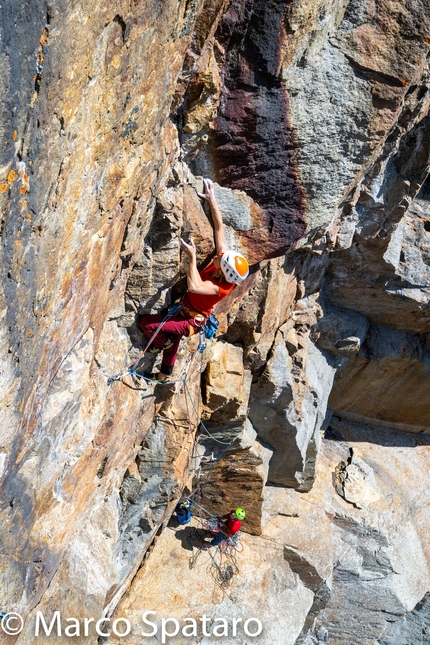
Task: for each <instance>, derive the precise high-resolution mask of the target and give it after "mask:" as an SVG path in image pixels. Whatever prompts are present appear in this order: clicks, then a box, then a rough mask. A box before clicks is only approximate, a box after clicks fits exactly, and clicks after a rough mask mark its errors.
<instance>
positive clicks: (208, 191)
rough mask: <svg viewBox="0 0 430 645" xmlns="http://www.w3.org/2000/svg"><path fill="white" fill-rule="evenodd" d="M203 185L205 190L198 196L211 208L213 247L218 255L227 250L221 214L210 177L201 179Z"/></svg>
mask: <svg viewBox="0 0 430 645" xmlns="http://www.w3.org/2000/svg"><path fill="white" fill-rule="evenodd" d="M203 186H204V189H205V192H204V193H201V194H200V197H202V198H203V199H205V200H206V201H207V202H208V204H209V206H210V209H211V215H212V221H213V223H214V229H215V248H216V252H217V255H219V254H220V253H225V252H226V251H227V243H226V241H225V233H224V224H223V221H222V215H221V211H220V209H219V208H218V204H217V203H216V198H215V192H214V185H213V182H212V181H211V180H210V179H203Z"/></svg>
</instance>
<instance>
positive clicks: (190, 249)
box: [181, 238, 219, 296]
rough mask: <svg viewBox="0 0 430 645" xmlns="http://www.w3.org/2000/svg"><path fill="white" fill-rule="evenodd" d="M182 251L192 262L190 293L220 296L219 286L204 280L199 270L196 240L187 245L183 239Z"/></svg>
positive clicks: (190, 265)
mask: <svg viewBox="0 0 430 645" xmlns="http://www.w3.org/2000/svg"><path fill="white" fill-rule="evenodd" d="M181 249H182V250H183V251H184V253H185V255H186V256H187V257H188V259H189V261H190V263H189V266H188V274H187V287H188V291H190V292H191V293H198V294H200V295H205V296H217V295H218V294H219V287H218V285H216V284H214V283H213V282H210V281H209V280H202V278H201V277H200V273H199V272H198V270H197V260H196V245H195V244H194V240H193V239H192V238H190V243H189V244H187V243H186V242H185V241H184V240H183V239H182V238H181Z"/></svg>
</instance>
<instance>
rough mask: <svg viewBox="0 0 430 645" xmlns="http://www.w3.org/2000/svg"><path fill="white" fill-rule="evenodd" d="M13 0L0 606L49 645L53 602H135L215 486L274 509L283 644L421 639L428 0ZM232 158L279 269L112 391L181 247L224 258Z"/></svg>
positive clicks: (270, 533)
mask: <svg viewBox="0 0 430 645" xmlns="http://www.w3.org/2000/svg"><path fill="white" fill-rule="evenodd" d="M0 10H1V24H0V35H1V42H2V44H3V48H2V52H1V54H0V69H1V71H2V78H3V84H2V87H1V89H0V92H1V101H0V106H1V108H0V110H1V119H0V134H1V139H2V144H3V145H2V146H1V147H0V203H1V236H2V245H1V250H0V253H1V259H0V271H1V280H2V284H3V290H2V291H1V293H0V299H1V321H2V323H1V325H0V346H1V352H0V361H1V369H0V382H1V385H2V388H1V393H2V396H1V402H0V489H1V495H0V500H1V501H0V513H1V518H2V521H1V526H2V527H3V528H2V529H0V533H1V544H2V546H1V552H0V555H1V558H0V578H1V582H2V584H1V585H0V587H1V590H2V591H1V600H0V605H1V608H3V607H4V608H6V609H8V610H16V611H19V612H20V613H22V614H23V616H24V617H25V618H26V621H27V622H26V628H25V630H24V631H23V632H22V634H21V635H19V636H17V637H11V638H9V639H7V638H6V637H5V636H4V635H1V636H0V638H1V639H3V640H5V639H6V640H5V642H8V643H12V642H17V643H20V644H21V645H24V644H26V643H32V642H33V640H32V638H33V637H32V629H33V625H34V612H35V610H36V609H42V610H43V611H44V612H46V614H47V615H49V614H50V613H51V614H52V612H53V610H54V608H55V609H58V610H61V611H63V613H66V614H67V615H78V614H79V615H81V616H82V617H85V616H94V617H101V616H103V615H109V616H110V615H111V614H112V613H113V612H117V614H116V615H122V614H121V612H123V611H125V610H126V609H127V611H128V610H130V611H131V610H132V609H130V608H131V607H132V606H134V605H133V603H134V602H135V600H134V598H135V595H136V594H140V593H141V591H140V590H141V587H140V585H141V580H143V583H142V584H144V585H145V584H146V580H147V576H148V575H150V576H151V575H152V576H153V575H154V573H151V571H152V572H154V571H157V562H158V560H157V558H158V557H162V548H163V547H162V546H159V545H167V547H168V548H170V547H169V540H172V535H170V533H169V531H171V529H166V526H167V523H168V521H169V518H170V516H171V514H172V511H173V509H174V506H175V504H176V502H177V500H178V499H179V498H180V496H181V495H182V494H183V493H184V492H187V491H188V492H189V491H190V490H192V489H193V487H195V486H196V485H197V484H198V483H199V482H200V483H201V481H205V482H206V483H205V487H204V489H203V503H205V504H206V505H207V506H208V507H209V508H210V509H211V510H213V511H214V512H217V511H218V509H219V511H220V512H225V511H226V510H228V509H229V508H230V507H231V506H232V505H235V504H236V503H240V505H243V506H245V507H246V508H247V509H248V512H249V517H248V521H247V523H246V524H245V525H244V529H245V530H246V531H247V532H248V533H250V534H253V535H251V536H247V537H246V538H244V539H245V545H246V546H245V548H246V549H247V554H248V556H250V554H251V553H252V552H255V553H256V555H255V559H252V557H250V570H249V572H247V573H246V574H244V579H243V585H242V588H241V589H242V591H241V594H242V595H241V599H242V600H241V602H242V603H244V606H245V605H246V606H247V607H249V608H250V609H252V608H254V607H258V606H260V605H261V598H262V596H263V595H264V593H265V592H264V590H263V589H260V588H258V589H257V590H255V589H254V590H253V591H251V589H250V586H251V585H250V582H251V581H252V580H253V579H255V575H258V574H255V571H258V570H259V569H260V570H265V568H267V566H268V563H269V562H270V561H271V558H272V559H273V562H275V563H276V566H275V573H274V575H273V579H272V578H270V584H269V587H270V589H271V592H270V593H271V594H272V595H274V596H276V595H277V594H279V603H281V604H282V603H283V602H286V601H287V600H286V599H288V602H291V603H293V604H295V606H296V607H297V611H292V612H291V615H290V613H288V612H287V613H288V616H287V617H286V619H285V621H286V622H285V623H282V621H281V622H279V623H278V624H277V626H275V627H273V631H270V630H269V631H267V633H266V636H265V637H264V638H265V639H266V640H264V639H263V641H262V642H264V643H265V642H267V643H269V642H270V643H273V642H276V643H277V642H279V643H284V642H288V643H289V642H291V643H294V642H297V643H300V645H315V643H319V642H327V640H328V642H335V643H348V645H349V644H350V643H354V642H357V643H358V642H360V643H367V642H369V645H370V643H372V645H374V643H381V645H382V643H384V645H391V643H394V642H401V641H400V640H396V639H399V638H400V636H399V634H400V633H401V634H402V636H401V637H402V638H403V639H404V640H405V639H406V640H405V643H406V642H408V641H407V639H408V638H409V636H408V634H411V635H412V634H415V633H416V630H419V629H420V625H422V624H423V621H425V616H426V615H427V612H428V593H429V591H430V589H429V584H428V576H427V573H425V575H424V573H423V575H421V573H422V572H426V571H427V566H428V565H427V562H428V557H427V552H426V549H427V547H426V545H425V539H424V537H423V536H424V528H425V527H426V526H427V523H428V521H429V519H428V513H427V510H426V507H425V504H424V503H423V502H422V500H421V497H420V492H419V486H418V485H417V488H416V493H413V491H411V490H409V489H408V481H406V482H405V481H404V477H405V476H404V474H403V471H402V468H403V469H410V471H411V473H412V468H413V467H415V468H416V471H417V472H422V473H423V475H422V478H425V476H426V475H425V473H427V470H426V459H427V456H426V449H427V448H428V447H427V445H426V441H425V435H426V433H427V432H428V428H429V421H428V404H427V396H426V392H427V390H428V388H427V381H428V365H429V352H430V344H429V338H428V324H427V323H428V317H429V293H430V292H429V288H430V283H429V279H430V274H429V270H428V266H429V261H428V255H429V239H430V238H429V239H427V238H428V237H429V236H430V223H429V221H430V206H429V204H430V198H429V194H430V189H429V185H428V180H427V175H428V171H429V168H430V159H429V154H430V149H429V140H430V139H429V127H430V126H429V123H430V121H429V117H428V108H429V105H430V90H429V87H430V86H429V83H428V78H429V71H428V57H429V52H430V19H429V14H428V3H427V2H426V0H417V1H415V2H413V3H411V2H401V1H400V0H393V1H392V2H386V1H385V0H350V1H349V2H348V1H347V0H318V1H317V2H310V1H308V0H288V1H287V0H276V1H275V2H270V3H267V2H264V1H263V0H237V1H236V0H216V2H212V1H209V0H179V1H178V0H176V1H173V0H168V1H167V2H163V3H159V2H156V1H155V0H153V1H152V0H151V1H149V2H142V1H141V0H115V1H114V2H113V3H104V4H103V3H99V2H98V1H97V0H96V2H95V3H92V4H91V6H90V5H88V6H87V5H84V4H83V3H82V2H80V1H78V0H72V1H69V2H63V0H53V1H51V2H47V1H46V0H37V2H33V3H31V6H30V5H28V6H27V5H25V6H24V5H19V4H16V3H15V4H12V3H9V2H5V3H3V5H2V7H1V9H0ZM203 176H210V177H211V178H212V179H213V180H214V181H215V191H216V196H217V200H218V203H219V205H220V208H221V211H222V213H223V216H224V220H225V224H226V236H227V240H228V244H229V245H230V246H231V247H232V248H235V249H237V250H238V251H241V252H242V253H245V254H246V255H247V256H248V258H249V261H250V264H251V265H252V266H251V271H250V276H249V278H247V280H246V281H245V282H244V283H243V284H242V285H241V286H240V287H237V288H236V289H235V290H234V291H233V293H232V294H231V295H230V296H229V297H228V298H226V299H225V300H224V301H222V302H221V303H220V304H219V306H218V308H217V315H218V317H219V320H220V329H219V332H218V336H217V339H216V340H213V341H210V342H209V343H208V347H207V349H206V350H205V353H204V354H199V353H197V352H196V346H197V339H196V338H195V337H194V338H189V339H184V340H183V342H182V343H181V348H180V352H179V356H178V361H177V365H176V368H175V372H174V380H175V381H177V382H176V383H174V384H172V385H167V386H163V387H161V386H155V385H153V384H147V383H145V382H144V381H143V380H141V379H137V378H133V377H131V376H130V375H128V376H125V377H124V378H123V379H121V380H117V381H115V382H113V383H111V382H110V381H109V379H110V378H111V377H112V376H113V375H118V374H121V373H123V372H125V371H126V369H127V367H128V366H129V365H131V364H132V363H133V362H134V361H135V360H136V359H137V357H138V356H139V354H140V352H141V351H142V348H143V346H144V338H143V335H142V334H141V332H140V331H139V328H138V325H137V320H138V316H139V315H140V314H143V313H149V312H158V311H162V310H164V308H165V307H166V306H169V305H170V304H171V303H173V302H174V301H175V300H176V299H177V298H179V297H180V296H181V295H182V294H183V293H184V292H185V289H186V277H185V276H186V268H187V264H186V260H185V259H184V258H183V257H181V253H180V250H179V237H181V236H183V237H185V238H186V237H187V236H190V235H192V236H193V238H194V240H195V242H196V245H197V246H198V260H199V262H205V261H206V259H207V258H208V257H210V256H211V254H212V253H213V251H214V241H213V230H212V226H211V221H210V214H209V210H208V208H207V206H206V205H205V204H204V203H203V202H202V200H201V199H200V198H199V197H198V193H199V192H201V190H202V177H203ZM155 366H156V364H155ZM145 367H150V364H149V363H148V364H146V363H145ZM185 375H186V377H187V387H185V385H184V383H183V379H184V378H185ZM181 379H182V381H181ZM194 406H195V408H194ZM197 412H198V414H199V415H200V416H201V417H202V418H203V419H204V422H205V425H206V427H207V428H208V430H209V432H210V433H211V434H212V438H211V437H208V436H207V435H206V434H205V433H204V432H203V433H202V432H201V428H200V429H198V426H199V423H198V416H197ZM381 428H382V430H381ZM324 432H325V433H326V438H325V439H324V438H323V433H324ZM408 432H409V433H410V434H407V433H408ZM214 437H215V438H218V440H220V441H223V442H225V443H224V445H228V449H224V448H220V445H221V444H217V442H216V441H215V442H214V440H213V438H214ZM363 437H365V438H363ZM355 442H358V443H359V444H360V445H361V444H363V445H362V447H361V448H360V449H359V451H358V452H357V451H356V449H355V448H354V445H355ZM364 444H365V445H364ZM406 448H407V450H406ZM387 451H388V452H387ZM402 451H403V452H402ZM406 454H407V456H408V457H410V459H411V462H410V463H411V464H412V465H408V464H409V462H408V460H407V459H406V456H405V455H406ZM402 455H403V456H402ZM387 458H389V459H390V460H392V461H393V464H394V466H393V471H392V472H389V473H388V474H387V472H386V471H385V470H384V467H385V466H384V464H385V461H386V459H387ZM372 460H373V461H372ZM375 464H376V465H375ZM408 472H409V470H408ZM411 478H412V474H411ZM415 483H416V482H415ZM396 486H399V487H400V492H395V489H396ZM414 490H415V489H414ZM415 494H416V503H415V501H413V500H412V498H411V495H415ZM306 505H308V506H306ZM312 505H313V506H314V507H315V508H316V507H317V506H318V507H319V508H318V511H315V512H314V513H313V514H312V513H310V514H307V512H306V513H305V512H304V510H303V509H305V508H312ZM290 506H291V508H292V509H293V510H291V508H290ZM284 507H287V508H284ZM389 509H392V512H393V517H394V518H395V519H393V517H391V516H390V515H389V512H390V511H389ZM411 509H412V510H411ZM408 513H416V514H417V515H416V519H415V518H414V517H412V519H410V520H408V522H410V524H407V526H406V525H405V527H406V528H405V529H404V534H402V535H396V534H395V533H396V529H395V527H396V522H397V523H401V522H402V518H404V517H405V514H406V515H407V514H408ZM389 517H390V520H388V518H389ZM408 517H409V516H408ZM268 518H269V519H268ZM270 518H272V519H270ZM423 527H424V528H423ZM264 535H266V537H267V540H266V542H268V543H270V544H271V547H270V548H271V549H272V550H273V553H272V552H271V555H270V556H268V555H267V554H266V553H264V552H262V551H261V544H264V543H265V542H264ZM321 535H322V536H323V538H322V539H320V537H318V539H317V536H321ZM258 536H261V537H258ZM304 536H305V537H304ZM173 539H174V536H173ZM259 540H260V542H259ZM271 540H272V542H271ZM407 542H410V543H411V544H413V553H411V555H408V554H406V555H405V554H404V553H403V551H402V549H403V545H404V544H405V543H407ZM155 543H156V544H155ZM154 544H155V548H154V550H153V551H152V552H151V549H153V546H154ZM275 544H276V546H275ZM176 546H177V545H176ZM157 549H158V551H157ZM160 549H161V556H160ZM157 553H158V555H157ZM375 554H376V555H375ZM182 555H183V554H182ZM178 557H181V558H182V556H180V554H178ZM181 562H182V559H181ZM157 575H158V574H157ZM396 576H399V577H398V578H396ZM158 582H159V585H160V593H161V591H162V589H166V588H169V585H173V584H174V582H173V581H172V579H171V578H169V576H168V575H167V574H166V576H165V577H163V576H161V577H160V579H159V581H158ZM127 591H129V592H130V596H129V597H128V600H127V601H121V599H122V598H123V597H124V594H125V593H126V592H127ZM198 598H199V597H198V594H197V592H196V597H195V603H196V605H197V606H199V605H198V603H199V602H200V600H199V599H198ZM351 598H356V601H354V602H352V601H351ZM152 602H154V603H156V599H155V598H152ZM181 602H182V601H181ZM124 603H125V604H124ZM127 603H128V604H127ZM178 603H179V601H178ZM247 603H248V604H247ZM351 603H352V604H351ZM203 605H204V603H203V600H202V601H201V606H203ZM179 606H180V604H178V611H179ZM279 606H280V605H277V604H276V602H275V599H273V600H271V601H270V602H269V604H268V608H267V611H266V610H265V611H266V613H265V620H266V621H270V620H272V621H274V622H275V623H276V621H277V620H278V617H279V613H278V612H279ZM185 609H186V607H185V608H184V611H185ZM133 611H134V609H133ZM181 611H182V610H181ZM371 612H373V613H371ZM388 615H389V616H390V619H389V620H388V619H387V616H388ZM351 616H353V620H352V621H351V619H350V617H351ZM274 617H275V618H274ZM371 617H372V618H371ZM360 624H371V630H370V631H369V634H366V635H363V634H362V633H361V635H360V632H359V631H357V625H360ZM287 632H288V634H289V635H288V639H289V640H285V641H283V640H282V638H286V636H285V634H286V633H287ZM405 634H406V635H405ZM360 638H361V640H360ZM410 638H412V636H410ZM354 639H358V640H356V641H354ZM366 639H367V640H366ZM369 639H373V640H369ZM63 640H64V639H61V638H60V639H58V642H59V643H60V642H62V641H63ZM66 640H67V638H66ZM87 642H88V643H96V642H97V637H96V636H95V635H94V634H92V635H91V636H89V637H88V638H87Z"/></svg>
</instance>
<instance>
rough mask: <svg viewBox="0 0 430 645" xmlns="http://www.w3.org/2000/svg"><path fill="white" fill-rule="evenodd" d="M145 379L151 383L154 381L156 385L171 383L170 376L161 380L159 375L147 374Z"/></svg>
mask: <svg viewBox="0 0 430 645" xmlns="http://www.w3.org/2000/svg"><path fill="white" fill-rule="evenodd" d="M145 377H146V378H147V379H148V380H149V381H154V383H168V382H169V381H170V376H163V377H161V378H158V374H147V373H145Z"/></svg>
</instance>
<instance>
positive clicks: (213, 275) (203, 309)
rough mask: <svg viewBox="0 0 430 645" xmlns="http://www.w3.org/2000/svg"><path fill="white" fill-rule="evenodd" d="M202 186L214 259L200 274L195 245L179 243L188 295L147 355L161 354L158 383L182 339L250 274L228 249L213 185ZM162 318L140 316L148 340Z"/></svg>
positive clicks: (170, 368)
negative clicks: (186, 262) (211, 228)
mask: <svg viewBox="0 0 430 645" xmlns="http://www.w3.org/2000/svg"><path fill="white" fill-rule="evenodd" d="M203 183H204V189H205V192H204V194H202V195H200V197H202V198H203V199H206V201H207V202H208V203H209V206H210V209H211V215H212V220H213V224H214V229H215V249H216V256H215V258H214V259H213V262H212V263H211V264H210V265H209V266H208V267H206V269H203V270H202V271H200V272H199V271H198V269H197V261H196V247H195V244H194V241H193V240H192V239H190V241H189V243H188V244H187V243H186V242H185V241H184V240H183V239H181V248H182V250H183V251H184V252H185V254H186V255H187V256H188V259H189V267H188V275H187V286H188V291H187V293H186V295H185V296H184V298H183V301H182V308H181V309H180V310H179V311H178V313H176V314H174V315H172V316H169V318H168V319H167V320H166V322H165V323H163V326H162V328H161V329H160V330H159V332H158V333H157V335H156V337H155V338H154V340H153V342H152V346H151V349H150V350H149V352H150V353H157V352H159V351H163V360H162V363H161V368H160V372H159V374H158V375H157V376H156V377H155V378H156V380H157V381H168V380H169V377H170V375H171V374H172V371H173V366H174V364H175V360H176V355H177V352H178V348H179V343H180V340H181V338H182V336H191V335H193V334H195V333H196V332H198V330H199V327H200V325H201V324H202V323H203V322H204V320H205V318H206V316H208V315H209V314H210V313H211V311H212V309H213V307H214V306H215V305H216V303H217V302H219V301H220V300H222V299H223V298H225V296H226V295H228V294H229V293H230V292H231V291H233V289H234V287H235V285H236V284H239V283H240V282H242V281H243V280H244V279H245V278H246V277H247V275H248V273H249V267H248V262H247V261H246V259H245V258H244V257H243V255H241V254H240V253H236V251H229V250H228V249H227V244H226V241H225V233H224V225H223V221H222V215H221V212H220V210H219V208H218V205H217V203H216V199H215V193H214V186H213V183H212V181H211V180H210V179H204V180H203ZM164 317H165V316H164V315H163V314H149V315H146V316H142V317H141V319H140V327H141V329H142V331H143V333H144V334H145V335H146V336H147V337H148V338H151V336H152V335H153V334H154V332H155V331H156V329H157V328H158V326H159V325H160V323H161V322H162V320H164Z"/></svg>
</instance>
